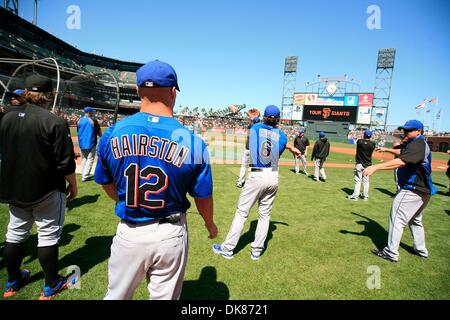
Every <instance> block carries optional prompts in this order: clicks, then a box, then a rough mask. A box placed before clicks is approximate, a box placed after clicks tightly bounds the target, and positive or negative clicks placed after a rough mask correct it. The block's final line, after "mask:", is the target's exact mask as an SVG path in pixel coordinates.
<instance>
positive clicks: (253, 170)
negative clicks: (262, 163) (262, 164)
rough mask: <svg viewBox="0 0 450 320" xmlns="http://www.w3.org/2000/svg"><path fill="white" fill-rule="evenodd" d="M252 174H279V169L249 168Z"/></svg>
mask: <svg viewBox="0 0 450 320" xmlns="http://www.w3.org/2000/svg"><path fill="white" fill-rule="evenodd" d="M248 171H250V172H277V171H278V169H277V168H249V169H248Z"/></svg>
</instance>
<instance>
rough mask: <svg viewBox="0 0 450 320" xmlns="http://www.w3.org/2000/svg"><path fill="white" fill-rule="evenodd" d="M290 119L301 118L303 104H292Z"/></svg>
mask: <svg viewBox="0 0 450 320" xmlns="http://www.w3.org/2000/svg"><path fill="white" fill-rule="evenodd" d="M292 120H303V106H294V108H293V109H292Z"/></svg>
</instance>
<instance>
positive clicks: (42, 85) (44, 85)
mask: <svg viewBox="0 0 450 320" xmlns="http://www.w3.org/2000/svg"><path fill="white" fill-rule="evenodd" d="M25 88H26V89H27V90H28V91H34V92H52V91H53V85H52V80H51V79H50V78H48V77H46V76H43V75H40V74H32V75H31V76H28V77H26V79H25Z"/></svg>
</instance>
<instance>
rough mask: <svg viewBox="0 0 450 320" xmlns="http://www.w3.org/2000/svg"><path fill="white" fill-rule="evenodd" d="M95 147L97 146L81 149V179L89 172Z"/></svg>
mask: <svg viewBox="0 0 450 320" xmlns="http://www.w3.org/2000/svg"><path fill="white" fill-rule="evenodd" d="M96 149H97V147H93V148H92V149H81V180H83V181H84V180H86V179H87V178H88V177H89V175H90V174H91V170H92V166H93V165H94V157H95V150H96Z"/></svg>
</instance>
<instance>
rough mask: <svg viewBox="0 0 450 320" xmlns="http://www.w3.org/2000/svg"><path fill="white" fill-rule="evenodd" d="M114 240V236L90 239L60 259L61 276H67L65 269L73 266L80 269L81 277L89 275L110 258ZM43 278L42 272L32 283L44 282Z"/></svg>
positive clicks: (33, 278) (32, 279)
mask: <svg viewBox="0 0 450 320" xmlns="http://www.w3.org/2000/svg"><path fill="white" fill-rule="evenodd" d="M112 239H113V236H99V237H91V238H88V239H87V240H86V242H85V244H84V246H83V247H81V248H79V249H77V250H75V251H73V252H71V253H69V254H66V255H65V256H64V257H62V258H60V259H59V263H58V266H59V270H61V271H60V274H62V275H66V270H65V269H66V268H68V267H69V266H73V265H76V266H78V267H80V271H81V276H83V275H84V274H86V273H88V272H89V270H90V269H92V268H93V267H95V266H96V265H98V264H99V263H102V262H103V261H105V260H106V259H108V258H109V256H110V247H111V244H112ZM43 278H44V274H43V273H42V271H40V272H39V273H37V274H34V275H32V276H31V279H30V282H35V281H38V280H42V279H43Z"/></svg>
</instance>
